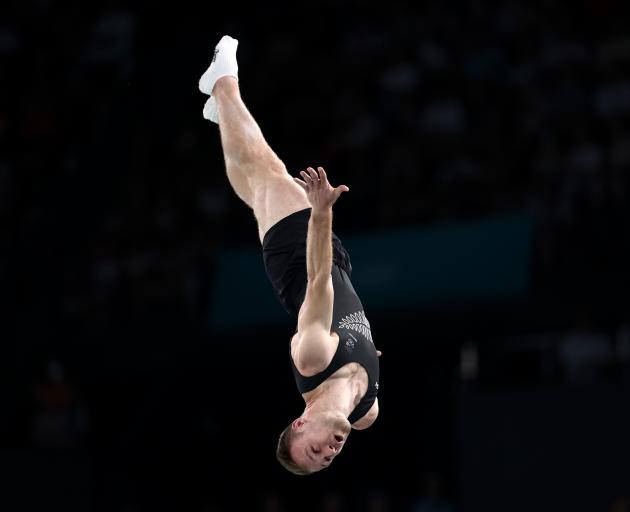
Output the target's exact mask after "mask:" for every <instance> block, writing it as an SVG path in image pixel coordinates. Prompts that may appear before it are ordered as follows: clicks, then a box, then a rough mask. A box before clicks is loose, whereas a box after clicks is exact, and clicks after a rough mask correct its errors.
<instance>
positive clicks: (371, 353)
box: [199, 36, 381, 475]
mask: <svg viewBox="0 0 630 512" xmlns="http://www.w3.org/2000/svg"><path fill="white" fill-rule="evenodd" d="M237 45H238V40H236V39H233V38H231V37H229V36H224V37H223V38H222V39H221V40H220V41H219V43H218V44H217V46H216V48H215V50H214V55H213V58H212V62H211V64H210V67H209V68H208V69H207V71H206V72H205V73H204V74H203V76H202V77H201V79H200V80H199V89H200V90H201V91H202V92H203V93H205V94H207V95H209V96H210V97H209V98H208V100H207V102H206V104H205V106H204V109H203V115H204V118H206V119H208V120H210V121H213V122H215V123H218V125H219V132H220V135H221V145H222V148H223V154H224V157H225V166H226V171H227V177H228V180H229V182H230V185H231V186H232V188H233V189H234V191H235V192H236V194H237V195H238V197H239V198H240V199H242V200H243V202H245V204H247V206H249V207H250V208H251V209H252V210H253V212H254V216H255V217H256V221H257V224H258V235H259V238H260V241H261V243H262V252H263V260H264V264H265V270H266V273H267V276H268V277H269V280H270V281H271V284H272V286H273V289H274V291H275V294H276V296H277V297H278V299H279V300H280V302H281V303H282V305H283V306H284V307H285V309H286V310H287V311H289V312H290V313H292V314H293V315H297V328H296V331H295V333H294V334H293V336H292V338H291V346H290V361H291V367H292V369H293V374H294V376H295V381H296V384H297V388H298V391H299V392H300V393H301V395H302V398H303V399H304V402H305V407H304V411H303V412H302V414H301V415H300V417H299V418H297V419H295V420H293V422H292V423H291V424H289V426H288V427H286V428H285V429H284V431H283V432H282V434H281V435H280V439H279V441H278V447H277V452H276V456H277V458H278V461H279V462H280V463H281V464H282V465H283V466H284V467H285V468H286V469H288V470H289V471H291V472H292V473H294V474H297V475H307V474H310V473H314V472H316V471H320V470H321V469H323V468H326V467H328V466H330V464H331V463H332V461H333V460H334V458H335V457H336V456H337V455H338V454H339V453H340V452H341V450H342V449H343V447H344V444H345V442H346V440H347V438H348V435H349V434H350V431H351V429H356V430H363V429H366V428H368V427H369V426H371V425H372V424H373V423H374V421H375V420H376V417H377V416H378V399H377V393H378V379H379V362H378V356H380V355H381V353H380V352H379V351H377V350H376V348H375V346H374V342H373V341H372V334H371V330H370V323H369V322H368V320H367V318H366V316H365V312H364V309H363V306H362V304H361V301H360V300H359V297H358V296H357V294H356V292H355V290H354V288H353V286H352V283H351V282H350V276H351V273H352V266H351V264H350V257H349V255H348V252H347V251H346V250H345V248H344V247H343V245H342V243H341V241H340V240H339V238H338V237H337V236H336V235H335V234H334V233H333V231H332V217H333V214H332V206H333V204H334V203H335V202H336V201H337V199H339V196H340V195H341V194H342V193H344V192H348V187H346V186H345V185H340V186H338V187H333V186H332V185H331V184H330V182H329V181H328V177H327V175H326V171H325V170H324V169H323V168H322V167H317V169H314V168H313V167H308V168H307V169H306V170H303V171H301V172H300V178H298V177H296V178H292V177H291V176H290V175H289V173H288V172H287V169H286V167H285V166H284V164H283V163H282V161H281V160H280V159H279V158H278V156H277V155H276V154H275V153H274V152H273V150H272V149H271V148H270V147H269V145H268V144H267V142H266V141H265V139H264V137H263V134H262V132H261V130H260V128H259V126H258V124H257V123H256V121H255V120H254V118H253V117H252V115H251V114H250V113H249V111H248V110H247V108H246V107H245V104H244V103H243V100H242V98H241V95H240V89H239V83H238V64H237V61H236V48H237Z"/></svg>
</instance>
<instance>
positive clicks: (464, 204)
mask: <svg viewBox="0 0 630 512" xmlns="http://www.w3.org/2000/svg"><path fill="white" fill-rule="evenodd" d="M404 4H405V3H404V2H400V3H397V2H393V3H392V2H390V3H388V4H387V5H386V6H384V5H383V4H379V5H376V4H374V5H372V4H370V3H366V2H360V1H358V0H343V1H338V0H337V1H335V0H327V1H324V2H312V3H310V4H305V5H303V6H300V7H299V9H297V8H295V7H294V6H293V7H290V6H289V7H288V6H287V5H283V4H281V3H276V4H274V3H265V4H264V5H260V6H256V7H252V11H251V12H249V13H248V14H247V16H245V15H242V16H241V15H237V14H238V13H235V12H231V11H230V9H231V8H232V7H231V6H225V7H223V9H225V11H220V10H219V8H218V7H217V6H214V5H211V3H209V4H208V5H206V6H197V7H196V10H195V11H194V12H193V11H189V10H187V9H184V8H183V7H182V8H174V7H173V6H172V5H162V4H161V3H159V2H142V1H141V2H137V3H133V4H132V3H128V2H124V1H120V0H102V1H97V2H91V3H85V2H78V1H70V2H65V1H64V2H62V1H60V0H26V1H23V2H13V3H12V4H11V6H10V7H8V8H7V9H5V12H4V13H3V16H2V18H1V19H0V91H1V94H0V224H1V225H2V227H3V233H4V236H2V237H0V302H2V305H3V306H4V312H5V313H8V314H7V322H6V323H4V325H3V326H1V327H0V337H3V336H4V335H5V333H8V335H13V336H14V337H15V339H16V340H17V341H18V343H16V345H15V347H16V348H8V345H6V346H2V347H0V356H5V355H6V354H11V357H3V358H2V360H3V362H4V363H5V365H6V367H7V368H9V367H12V368H13V366H15V368H19V365H20V364H21V365H23V366H28V364H29V363H28V361H31V360H32V359H37V358H39V360H40V361H44V362H43V363H42V364H43V366H44V367H45V370H44V371H40V374H39V377H38V378H37V379H35V378H32V375H26V376H24V375H19V376H18V377H17V378H16V379H17V380H20V381H21V382H22V384H23V383H24V382H26V381H28V379H29V378H32V381H33V382H35V381H36V383H35V384H33V382H31V381H29V382H27V383H26V384H25V386H24V388H23V389H26V387H27V386H29V385H30V386H31V388H29V389H30V393H31V396H30V398H29V399H27V400H25V401H27V402H28V401H29V400H30V402H29V403H30V404H31V406H30V407H31V408H30V410H29V411H26V412H24V411H22V413H20V414H21V415H22V416H21V417H22V418H23V423H24V424H25V425H27V426H26V427H25V428H24V429H23V431H24V432H27V434H26V436H24V434H22V435H23V436H24V437H26V438H28V439H27V440H26V441H24V442H25V443H26V444H29V445H31V446H34V447H39V449H43V450H44V451H46V452H48V451H53V452H56V451H63V450H66V451H72V450H75V451H80V448H81V447H83V446H85V443H87V442H89V436H88V435H87V434H86V433H87V432H88V431H90V429H93V428H95V427H94V426H93V425H97V424H98V421H93V418H92V417H91V416H90V414H89V411H88V409H89V407H86V405H85V401H84V398H83V388H82V387H81V383H82V382H81V381H83V382H87V381H89V380H90V379H89V378H86V376H85V375H83V376H81V375H79V376H76V371H75V377H77V378H76V379H75V380H76V382H77V384H76V385H77V387H76V388H75V387H73V386H74V384H73V383H72V379H69V378H68V375H67V373H66V371H65V370H64V367H63V365H62V364H61V363H60V362H59V361H57V360H56V359H55V356H56V354H55V353H54V351H50V352H49V351H48V349H42V347H44V346H45V345H46V344H51V345H55V344H56V346H57V347H56V348H59V346H62V347H63V345H64V344H66V343H67V344H69V345H72V351H71V352H72V354H73V355H72V358H75V362H76V360H79V359H80V358H81V357H82V356H87V357H93V358H94V359H93V360H92V363H94V367H96V366H97V365H98V364H101V363H102V361H104V360H105V359H106V358H107V357H111V359H110V362H112V361H114V363H112V365H113V366H116V365H117V364H120V365H124V364H127V365H129V367H130V368H133V365H134V361H135V360H134V354H136V355H137V356H138V359H137V360H142V361H143V364H145V365H148V366H150V365H151V364H153V363H155V364H156V365H158V366H159V365H160V364H163V363H164V361H166V360H168V358H169V357H170V355H171V354H172V351H173V345H177V346H178V347H181V346H182V345H185V344H186V343H196V342H199V341H200V340H202V342H203V340H204V336H206V335H207V332H206V328H207V327H206V325H207V314H208V308H209V306H210V304H209V300H210V296H211V293H210V290H211V289H212V281H213V257H214V254H216V251H217V249H219V248H221V247H224V246H226V245H249V246H252V247H253V246H255V245H256V243H257V239H256V230H255V229H254V228H255V224H254V222H255V221H254V218H253V215H252V214H251V212H249V211H248V210H247V209H246V208H245V207H244V206H243V205H242V204H241V203H240V202H239V201H238V199H237V198H236V196H235V195H234V194H233V193H232V191H231V190H230V189H229V186H228V183H227V180H226V178H225V176H224V171H223V159H222V154H221V148H220V144H219V137H218V130H217V128H216V126H215V125H211V124H210V123H208V122H207V121H205V120H203V118H202V116H201V111H202V107H203V103H204V99H205V97H203V96H202V95H201V94H200V93H199V92H198V90H197V80H198V77H199V76H200V75H201V73H202V72H203V71H204V69H205V67H206V66H207V65H208V63H209V58H210V56H211V52H212V47H213V45H214V42H215V41H216V40H218V39H219V37H220V36H221V35H222V34H223V33H229V34H231V35H233V36H234V37H237V38H238V39H239V40H240V41H241V46H240V47H239V65H240V83H241V88H242V93H243V97H244V99H245V102H246V103H247V105H248V106H249V108H250V109H251V111H252V112H253V114H254V116H255V117H256V118H257V120H258V121H259V123H260V125H261V127H262V129H263V132H264V133H265V136H266V137H267V140H268V141H269V142H270V144H271V146H272V147H273V148H274V150H275V151H276V152H277V153H278V155H279V156H280V157H281V158H282V159H283V160H284V161H285V163H286V164H287V168H288V169H289V171H290V172H297V171H298V170H300V169H303V168H305V167H306V166H308V165H323V166H324V167H326V168H327V169H328V172H329V176H331V181H333V183H341V182H343V183H345V184H347V185H349V186H350V188H351V191H352V192H351V194H349V195H348V196H346V197H344V199H343V201H341V202H340V204H339V205H338V207H336V208H338V211H339V215H336V217H335V223H336V224H335V226H336V229H337V230H338V231H340V232H352V231H353V230H360V231H364V232H365V231H368V230H370V229H374V228H379V229H380V228H383V229H387V228H393V227H397V226H401V225H412V224H413V225H418V224H428V223H438V222H443V221H459V220H462V221H465V220H467V219H474V218H477V217H482V216H492V215H502V214H504V213H512V212H526V213H528V214H530V215H531V216H532V217H533V218H534V219H535V221H536V246H535V253H534V254H533V255H532V258H533V260H534V263H535V271H536V274H535V279H536V280H537V281H536V285H537V286H540V287H542V288H545V287H548V286H550V283H552V284H553V283H557V280H558V279H560V282H561V284H562V286H563V290H564V293H567V294H568V295H570V294H571V293H572V291H573V290H580V289H582V288H581V287H582V286H584V285H588V284H589V282H590V283H591V284H593V283H596V284H597V285H598V286H599V285H601V283H604V285H602V287H603V289H604V291H605V289H606V287H607V286H608V284H610V286H611V287H613V288H614V287H615V286H618V287H619V289H620V290H621V289H624V290H627V288H623V287H624V283H623V281H622V280H620V278H619V276H622V277H623V279H626V278H627V273H628V270H627V268H628V264H627V262H628V261H630V237H629V236H628V233H630V66H628V62H629V61H630V33H628V30H627V27H628V19H630V18H629V17H628V14H627V6H624V5H623V2H615V1H614V0H608V1H599V0H582V1H579V2H572V3H571V4H570V5H568V4H567V3H566V2H554V1H551V0H538V1H526V0H507V1H505V2H500V3H498V2H497V3H495V2H491V1H488V0H486V1H481V0H468V1H465V2H461V3H458V4H457V8H455V7H454V6H451V5H450V4H449V3H448V2H441V1H435V2H424V3H418V5H416V6H413V7H411V6H409V5H404ZM262 18H265V19H267V20H270V21H269V23H262V22H261V19H262ZM215 22H216V24H213V23H215ZM558 276H561V278H559V277H558ZM624 276H625V277H624ZM587 288H588V287H587ZM576 296H577V294H576ZM585 300H587V301H589V304H590V303H592V307H593V308H596V306H597V305H598V304H599V303H600V302H601V301H603V300H605V296H603V295H597V296H593V297H590V296H588V297H586V299H585ZM559 302H560V301H559ZM624 314H625V315H626V317H625V324H623V325H617V324H615V325H614V326H612V327H611V329H613V330H614V329H618V331H615V332H612V333H610V332H609V333H605V334H602V333H601V330H600V329H598V326H597V325H596V324H597V322H595V323H594V324H595V325H594V326H592V325H589V326H588V328H585V327H583V326H582V327H583V328H580V325H579V321H580V319H579V318H577V319H576V321H575V323H574V325H559V326H558V327H560V328H562V329H570V328H571V327H575V330H574V331H571V330H565V331H564V332H563V333H562V334H556V335H554V340H553V341H551V342H549V343H548V339H547V338H545V337H544V336H543V337H540V336H539V337H536V339H535V340H534V341H532V339H528V340H525V341H523V342H522V345H521V349H522V351H523V352H526V351H529V352H536V357H539V356H540V354H541V353H543V352H545V351H548V347H549V346H551V345H553V347H554V348H553V351H554V356H553V361H561V364H562V365H563V368H564V370H563V372H564V377H563V378H566V380H568V381H583V380H588V379H591V378H592V377H593V375H594V374H599V373H606V372H610V371H611V370H610V368H611V367H612V366H614V365H613V362H615V361H618V360H623V361H625V362H627V361H628V357H629V356H628V353H629V351H630V349H629V348H628V347H629V345H630V342H629V341H628V327H627V324H628V317H627V312H626V313H624ZM595 316H596V315H595ZM551 323H553V322H551ZM552 327H553V326H552ZM134 336H136V337H135V339H134V343H129V344H128V343H126V342H127V341H128V340H129V339H130V338H132V337H134ZM559 338H560V342H558V339H559ZM26 340H28V342H29V343H30V344H31V345H35V346H36V347H39V349H40V351H39V352H38V351H37V350H33V351H32V352H31V349H30V348H28V347H30V345H28V344H27V343H26ZM174 341H175V343H174ZM19 342H24V343H22V344H20V343H19ZM90 343H91V344H92V345H90ZM97 345H98V346H100V347H101V348H102V351H101V352H99V353H98V354H97V355H95V354H90V350H91V349H90V348H88V346H92V347H95V346H97ZM517 345H518V344H517ZM148 347H149V348H150V350H147V348H148ZM523 347H525V348H523ZM532 347H534V348H532ZM11 350H15V353H12V352H11ZM81 350H83V351H84V352H81ZM549 350H550V349H549ZM20 351H22V353H20ZM62 351H63V350H62ZM33 354H35V355H33ZM147 354H150V355H147ZM513 355H514V354H510V356H509V357H512V356H513ZM475 357H476V356H475ZM475 357H473V358H472V359H473V360H474V358H475ZM509 357H507V356H506V358H505V360H503V362H502V365H503V364H505V363H506V361H507V359H508V358H509ZM11 358H13V359H11ZM29 358H30V359H29ZM152 358H153V361H150V360H151V359H152ZM61 359H63V357H62V358H61ZM66 359H68V358H66ZM542 359H544V358H542V357H541V360H542ZM545 360H547V359H545ZM95 361H96V363H95ZM520 361H522V358H521V360H520ZM519 364H521V363H520V362H519ZM615 364H616V363H615ZM77 366H79V365H77ZM472 366H473V367H474V365H472ZM534 366H536V368H537V370H536V371H538V368H539V367H540V366H544V365H537V363H536V364H534ZM501 368H503V369H504V368H505V367H504V366H501ZM40 370H41V369H40ZM7 371H13V370H7ZM82 371H84V372H86V373H88V372H89V371H90V370H89V369H88V370H86V369H83V370H82ZM134 371H135V368H134ZM527 371H529V370H527ZM15 373H16V374H18V373H19V371H18V370H17V369H16V370H15ZM473 373H475V371H474V368H473ZM552 373H553V371H552ZM554 375H555V373H554ZM490 377H492V376H490ZM538 377H540V375H538ZM543 377H544V376H543ZM111 378H112V381H113V380H114V377H111ZM139 380H141V379H139ZM490 380H492V379H491V378H490ZM543 380H544V379H543ZM92 384H94V383H92ZM87 387H89V385H88V386H87ZM114 387H115V386H114V385H112V388H114ZM148 387H149V386H148V385H147V388H148ZM122 388H124V386H121V389H122ZM89 391H90V390H89V389H88V394H89ZM92 391H94V390H92ZM108 391H109V390H106V391H99V393H100V395H99V397H100V398H102V397H105V395H107V393H108ZM126 393H127V391H126V388H125V389H123V391H121V390H120V389H118V396H119V398H120V397H123V395H124V400H127V402H124V400H123V399H122V398H121V401H123V402H124V403H126V404H134V405H133V407H136V406H137V405H138V403H141V401H140V400H139V399H136V398H137V397H136V398H134V397H129V396H126ZM147 396H148V393H147ZM22 398H23V397H22ZM107 398H108V397H106V398H104V399H103V403H104V402H105V401H106V399H107ZM178 400H179V397H178ZM147 401H148V399H147ZM128 407H129V408H131V407H132V406H128ZM155 407H156V409H157V408H158V407H157V406H155ZM103 410H104V411H106V412H108V411H109V410H110V409H107V408H106V407H105V408H104V409H102V410H101V414H102V417H101V418H100V419H101V420H103V418H105V420H103V421H102V422H101V427H100V428H101V432H103V431H105V430H106V429H107V428H109V427H111V425H108V424H107V420H109V421H110V422H111V424H114V423H115V422H116V421H117V419H116V418H115V417H114V416H112V418H111V419H110V418H107V414H106V413H103ZM112 410H113V409H112ZM138 417H139V418H140V417H142V413H138ZM7 418H8V416H6V415H5V417H4V419H3V418H0V432H2V429H3V428H5V427H4V425H5V424H7V425H8V424H9V423H10V418H9V419H7ZM24 418H27V419H24ZM158 418H159V419H158V420H156V421H155V423H156V424H157V423H159V422H160V421H163V419H162V418H161V417H158ZM5 420H6V422H5ZM171 421H175V420H171ZM200 421H201V420H200ZM3 422H4V423H3ZM138 423H141V420H138ZM103 425H106V426H103ZM96 428H98V427H96ZM113 428H115V426H114V427H113ZM120 428H121V429H122V428H123V427H120ZM138 431H140V432H143V431H142V430H141V429H140V428H138ZM178 432H179V431H178ZM97 434H98V433H97ZM138 436H139V437H142V436H140V435H138ZM86 439H88V440H86ZM121 444H124V443H121ZM132 444H133V443H132V442H129V445H132ZM124 446H125V447H126V446H127V445H124ZM100 449H101V450H102V451H103V452H105V451H107V447H105V448H103V447H100ZM122 451H124V450H121V452H122ZM112 458H113V457H112ZM77 473H81V471H80V470H77ZM111 478H112V480H115V478H114V477H111ZM117 478H121V477H117ZM121 479H122V478H121ZM445 479H447V477H445V476H440V475H437V476H436V475H432V474H428V475H424V476H423V477H422V482H420V483H417V486H416V487H417V489H418V496H415V497H410V496H408V497H407V498H406V499H405V501H404V503H403V502H400V503H399V502H395V498H394V497H392V496H390V495H388V494H387V493H385V492H380V491H378V490H375V491H373V492H372V493H371V494H369V499H368V498H365V500H367V501H366V502H365V503H364V504H363V505H361V506H359V505H358V504H357V505H356V506H357V507H359V508H360V509H361V510H366V511H373V512H377V511H386V510H402V509H403V508H401V507H404V508H405V509H407V510H411V511H413V512H420V511H422V512H447V511H450V510H453V504H452V503H451V501H450V498H449V497H447V495H448V493H449V492H452V490H451V489H448V492H444V489H443V484H444V480H445ZM103 481H105V482H108V481H109V480H107V478H105V477H103ZM86 485H88V484H86ZM101 492H102V494H103V495H107V494H108V492H109V489H105V490H104V491H103V490H101ZM361 496H363V495H361ZM259 498H260V499H259V500H258V501H257V502H256V504H255V506H257V507H258V509H260V510H265V511H268V512H273V511H282V510H291V509H292V508H291V506H290V504H288V501H287V498H286V497H285V496H284V495H283V494H281V493H277V492H275V491H274V492H269V493H267V494H264V495H261V496H260V497H259ZM321 499H322V503H321V504H320V505H321V508H320V510H327V511H330V512H333V511H336V510H338V511H341V510H347V509H348V508H350V509H352V506H354V505H352V504H351V503H350V502H351V500H350V498H349V495H345V494H343V493H339V494H338V493H334V492H331V493H330V494H326V495H324V496H323V497H321ZM357 499H358V498H357ZM361 499H363V498H361ZM352 503H354V502H352ZM357 503H358V501H357ZM313 506H314V505H313ZM128 510H130V511H132V510H134V508H133V507H132V506H131V505H130V506H129V508H128ZM206 510H208V511H210V510H222V508H221V506H220V504H217V505H216V507H215V504H213V503H211V504H209V505H208V506H207V507H206ZM613 510H614V512H625V511H627V510H628V500H627V498H623V497H621V498H619V500H618V501H617V502H616V505H614V506H613Z"/></svg>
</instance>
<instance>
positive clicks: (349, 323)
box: [339, 311, 374, 343]
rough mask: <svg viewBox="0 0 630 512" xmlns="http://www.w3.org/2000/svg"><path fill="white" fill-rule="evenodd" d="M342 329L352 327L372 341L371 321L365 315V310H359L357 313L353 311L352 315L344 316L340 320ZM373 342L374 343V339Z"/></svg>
mask: <svg viewBox="0 0 630 512" xmlns="http://www.w3.org/2000/svg"><path fill="white" fill-rule="evenodd" d="M339 328H340V329H351V330H353V331H355V332H358V333H360V334H362V335H363V336H365V337H366V338H367V339H368V340H370V341H372V331H371V330H370V322H368V319H367V318H366V317H365V313H364V312H363V311H358V312H357V313H352V314H350V315H346V316H344V317H343V318H342V319H341V320H340V321H339ZM372 343H374V342H373V341H372Z"/></svg>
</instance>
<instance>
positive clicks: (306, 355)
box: [291, 325, 339, 377]
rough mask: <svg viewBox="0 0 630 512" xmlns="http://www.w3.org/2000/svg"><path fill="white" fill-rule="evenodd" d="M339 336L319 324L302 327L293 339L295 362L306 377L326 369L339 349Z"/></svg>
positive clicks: (292, 354) (292, 353)
mask: <svg viewBox="0 0 630 512" xmlns="http://www.w3.org/2000/svg"><path fill="white" fill-rule="evenodd" d="M338 343H339V336H337V334H335V333H332V334H331V333H330V332H328V331H327V330H326V329H323V328H321V327H319V326H317V325H311V326H309V327H307V328H304V329H300V330H299V331H298V332H297V333H295V335H294V336H293V339H292V340H291V357H292V358H293V364H294V365H295V367H296V368H297V370H298V371H299V372H300V374H301V375H303V376H304V377H311V376H313V375H316V374H318V373H320V372H322V371H324V370H325V369H326V368H327V367H328V365H329V364H330V362H331V361H332V358H333V357H334V355H335V352H336V350H337V345H338Z"/></svg>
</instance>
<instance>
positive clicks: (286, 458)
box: [276, 423, 311, 476]
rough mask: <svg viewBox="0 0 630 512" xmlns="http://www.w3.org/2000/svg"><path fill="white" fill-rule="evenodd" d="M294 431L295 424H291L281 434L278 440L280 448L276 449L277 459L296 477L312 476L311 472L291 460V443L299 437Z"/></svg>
mask: <svg viewBox="0 0 630 512" xmlns="http://www.w3.org/2000/svg"><path fill="white" fill-rule="evenodd" d="M298 435H299V434H297V433H296V432H295V431H294V430H293V424H292V423H289V426H288V427H287V428H285V429H284V430H283V431H282V433H281V434H280V438H279V439H278V448H277V449H276V458H277V459H278V462H279V463H280V464H282V466H283V467H284V468H285V469H286V470H288V471H290V472H291V473H293V474H294V475H300V476H303V475H310V474H311V472H310V471H307V470H306V469H304V468H303V467H301V466H299V465H298V464H296V463H295V461H294V460H293V459H292V458H291V443H292V441H293V440H294V439H295V438H296V436H298Z"/></svg>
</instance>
